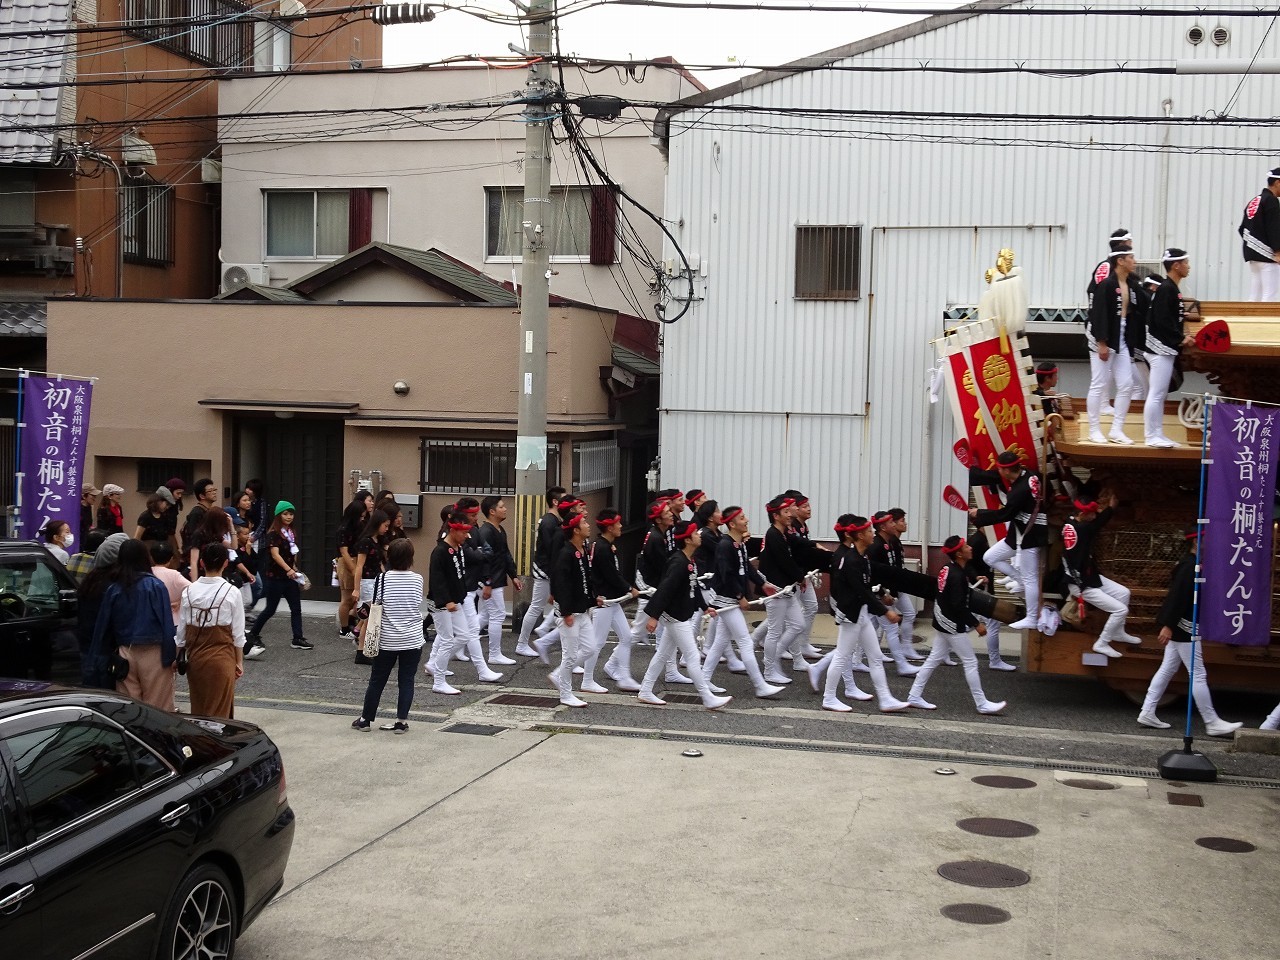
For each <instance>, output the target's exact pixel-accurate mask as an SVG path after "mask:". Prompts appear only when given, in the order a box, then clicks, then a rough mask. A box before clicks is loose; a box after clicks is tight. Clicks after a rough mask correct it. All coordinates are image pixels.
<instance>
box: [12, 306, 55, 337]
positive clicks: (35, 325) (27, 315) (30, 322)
mask: <svg viewBox="0 0 1280 960" xmlns="http://www.w3.org/2000/svg"><path fill="white" fill-rule="evenodd" d="M48 316H49V310H48V307H47V305H46V304H45V302H44V301H43V300H0V337H43V336H44V335H45V329H46V320H47V319H48Z"/></svg>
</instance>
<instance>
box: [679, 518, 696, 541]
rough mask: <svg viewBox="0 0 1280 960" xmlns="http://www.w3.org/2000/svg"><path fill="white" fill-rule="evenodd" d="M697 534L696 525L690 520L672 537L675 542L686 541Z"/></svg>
mask: <svg viewBox="0 0 1280 960" xmlns="http://www.w3.org/2000/svg"><path fill="white" fill-rule="evenodd" d="M697 532H698V525H697V524H696V523H694V522H693V521H692V520H690V521H688V522H687V523H686V524H685V525H684V527H683V528H682V529H680V530H677V531H676V532H675V534H674V536H675V538H676V539H677V540H688V539H689V538H690V537H692V536H693V535H694V534H695V533H697Z"/></svg>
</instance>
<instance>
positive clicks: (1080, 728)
mask: <svg viewBox="0 0 1280 960" xmlns="http://www.w3.org/2000/svg"><path fill="white" fill-rule="evenodd" d="M305 626H306V632H307V636H308V637H309V638H310V639H311V640H312V642H313V643H315V649H314V650H311V651H302V650H294V649H292V648H291V647H290V646H289V629H288V618H287V616H281V615H279V614H278V615H277V616H276V617H275V618H274V619H273V621H272V622H271V623H270V624H268V625H267V628H266V629H265V631H264V633H263V638H264V640H265V641H266V645H267V648H268V649H267V652H266V653H265V654H264V655H263V656H262V657H261V658H259V659H257V660H253V661H248V662H247V663H246V671H245V676H244V677H243V678H242V679H241V680H240V682H239V684H238V685H237V691H236V697H237V700H238V701H239V702H242V703H244V704H246V705H250V704H252V705H257V706H284V707H287V708H290V709H295V710H307V711H314V712H317V713H326V714H334V715H340V716H342V717H354V716H356V715H357V714H358V712H359V705H360V703H361V702H362V700H363V697H364V691H365V687H366V684H367V680H368V668H367V667H363V666H358V665H356V664H355V663H354V662H353V651H352V647H351V645H350V643H348V642H344V641H341V640H338V639H337V637H336V635H335V630H334V628H333V621H332V619H331V618H329V617H323V618H321V617H309V618H307V619H306V623H305ZM819 632H821V631H815V634H816V633H819ZM921 633H922V631H921ZM819 645H820V646H821V642H820V641H819ZM505 646H506V647H507V648H508V652H510V647H511V646H513V644H512V642H511V641H510V639H509V638H508V642H507V643H506V644H505ZM918 646H920V647H921V649H924V648H926V647H927V643H926V642H923V640H922V641H921V642H920V643H918ZM427 649H428V650H429V649H430V648H429V647H428V648H427ZM651 653H652V647H641V648H637V650H636V652H635V656H634V658H633V664H632V666H633V670H634V672H635V673H636V675H637V676H639V675H640V674H641V673H642V672H643V669H644V667H645V665H646V664H647V663H648V660H649V657H650V655H651ZM552 655H553V658H554V657H555V652H554V651H553V654H552ZM517 659H520V660H522V661H523V662H521V663H520V664H518V665H516V666H514V667H506V668H504V681H503V683H501V684H480V683H477V682H475V675H474V672H473V671H472V668H471V667H470V666H469V665H468V664H462V663H459V664H455V665H454V667H455V670H456V674H457V675H456V676H455V677H454V678H452V680H451V682H452V683H453V684H454V685H455V686H458V687H460V688H461V689H462V691H463V692H462V695H461V696H456V697H450V696H441V695H438V694H435V693H432V692H431V682H430V678H428V677H427V676H426V675H425V674H422V673H419V682H418V690H417V695H416V697H415V702H414V720H415V721H418V722H422V721H425V722H433V723H444V722H447V721H448V720H449V719H451V717H452V715H454V714H461V715H462V717H461V718H462V719H470V720H474V719H484V717H483V716H482V715H480V714H483V712H484V708H485V707H486V706H487V704H486V703H485V701H487V700H488V699H489V698H491V697H493V696H494V695H495V694H498V693H501V692H507V693H511V692H518V693H526V694H536V695H543V696H550V695H552V691H551V690H550V688H549V685H548V683H547V679H546V674H547V671H548V669H549V668H548V667H546V666H545V665H543V664H541V663H539V662H537V661H527V660H524V658H517ZM553 662H554V659H553ZM602 662H603V660H602ZM979 663H980V664H985V660H984V659H983V657H982V656H980V657H979ZM889 667H890V670H889V678H890V687H891V688H892V689H893V692H894V693H895V695H896V696H898V697H899V698H902V699H905V697H906V693H907V690H908V688H909V687H910V684H911V680H910V679H907V678H900V677H897V676H896V675H895V673H894V671H893V669H892V665H889ZM980 669H981V672H982V682H983V686H984V688H985V690H986V693H987V696H988V698H989V699H991V700H1007V701H1008V703H1009V706H1008V709H1007V710H1006V711H1005V714H1004V715H1003V716H1000V717H984V716H980V715H978V714H977V713H976V712H975V711H974V709H973V702H972V700H971V698H970V695H969V691H968V687H967V686H966V684H965V682H964V675H963V671H962V670H961V669H960V668H959V667H941V668H939V669H938V671H937V672H936V673H935V674H934V676H933V678H932V680H931V682H930V684H929V687H928V691H927V694H926V696H927V697H928V699H929V700H930V701H931V702H933V703H936V704H937V705H938V709H937V710H936V711H932V712H929V713H923V712H921V711H916V710H912V711H909V712H908V713H906V714H895V715H882V714H880V713H879V711H878V710H876V709H875V707H874V702H872V703H871V704H866V703H854V704H852V705H853V706H854V712H853V713H851V714H839V715H837V714H833V713H830V712H827V711H823V710H822V709H821V707H820V702H821V701H820V698H819V697H818V696H817V695H815V694H813V693H812V692H811V691H810V690H809V689H808V683H807V679H806V678H805V677H804V675H803V674H796V682H794V683H793V684H792V685H791V686H790V687H789V688H788V689H787V691H786V692H784V693H783V694H781V695H780V696H779V697H778V698H777V699H776V700H758V699H756V698H755V697H754V696H752V694H751V690H750V687H749V685H748V683H747V681H746V678H745V677H742V676H735V675H732V674H729V673H727V672H725V671H724V670H723V668H722V670H721V671H720V673H718V674H717V678H716V679H717V683H719V684H720V685H721V686H724V687H726V688H727V690H728V692H729V693H730V694H732V695H733V697H734V701H733V703H732V704H731V705H730V707H729V708H728V709H727V710H725V711H721V712H718V713H711V712H708V711H705V710H703V709H701V708H700V707H698V706H697V705H696V704H688V705H686V704H671V705H669V706H667V707H661V708H659V707H648V706H645V705H642V704H640V703H638V702H637V701H636V700H635V698H634V695H629V694H612V693H611V694H602V695H595V696H593V695H587V696H586V697H584V699H587V700H588V701H589V702H590V706H589V707H588V708H586V709H584V710H573V709H569V708H561V709H559V710H557V711H555V712H554V714H553V713H552V712H551V709H542V710H531V711H527V714H528V716H527V718H524V719H525V720H526V722H528V721H537V722H543V723H547V722H554V723H558V724H560V723H563V724H577V725H587V724H589V725H592V726H593V727H609V728H620V729H622V730H634V731H654V730H662V731H669V732H681V733H690V734H698V733H706V734H713V735H716V736H736V737H748V738H781V739H782V740H785V741H788V742H790V743H792V744H794V743H795V742H796V741H812V742H814V743H815V744H818V745H859V746H866V747H868V748H870V749H876V750H888V751H895V750H900V751H903V752H908V753H911V752H919V751H927V752H930V755H932V754H933V753H936V754H937V755H938V756H940V757H944V758H945V756H946V755H948V754H954V755H955V756H957V758H959V757H960V756H964V757H967V758H973V757H975V756H979V757H989V758H992V759H1003V760H1006V761H1008V760H1030V761H1035V762H1040V763H1048V764H1054V763H1063V762H1068V761H1070V762H1074V763H1083V764H1096V765H1101V766H1109V767H1126V768H1132V769H1135V770H1139V769H1140V770H1145V771H1151V770H1152V769H1153V768H1154V765H1155V761H1156V758H1157V757H1158V756H1159V755H1160V754H1161V753H1163V752H1165V751H1166V750H1169V749H1176V748H1179V747H1181V745H1182V741H1181V728H1182V723H1183V719H1184V717H1185V710H1186V699H1185V697H1181V696H1180V697H1177V698H1176V699H1174V700H1173V701H1172V702H1170V703H1168V704H1167V705H1165V706H1164V707H1162V708H1161V710H1160V714H1161V716H1162V718H1163V719H1165V720H1166V721H1167V722H1169V723H1172V724H1173V728H1172V729H1170V730H1164V731H1157V730H1150V729H1148V728H1145V727H1141V726H1139V725H1138V724H1137V723H1136V722H1135V717H1136V716H1137V707H1136V706H1135V705H1134V704H1132V703H1131V702H1130V701H1129V700H1128V699H1127V698H1126V697H1125V696H1124V695H1122V694H1120V693H1117V692H1115V691H1112V690H1110V689H1109V688H1107V687H1105V686H1103V685H1102V684H1100V683H1098V682H1096V681H1093V680H1088V679H1081V678H1074V677H1053V676H1045V675H1038V674H1035V675H1031V674H1025V673H1022V672H1021V671H1019V672H1016V673H1001V672H996V671H991V670H988V669H987V668H986V667H985V666H981V667H980ZM858 676H859V678H860V679H859V684H860V686H862V687H863V688H864V689H866V690H870V689H871V686H870V681H869V678H865V674H859V675H858ZM863 678H865V682H864V681H863ZM1211 682H1212V681H1211ZM180 688H181V681H180ZM394 688H395V680H394V677H393V678H392V680H391V682H390V683H389V684H388V688H387V690H386V691H384V694H383V698H382V705H383V715H384V716H386V715H390V713H389V710H390V709H391V708H393V707H394V701H395V689H394ZM668 692H674V693H678V694H692V693H693V689H692V687H689V686H680V687H678V688H674V689H673V690H670V691H668ZM1214 697H1215V705H1216V706H1217V709H1218V712H1219V713H1220V714H1221V715H1222V716H1223V717H1224V718H1225V719H1228V720H1241V721H1243V722H1244V723H1245V725H1246V726H1248V727H1256V726H1257V725H1258V724H1259V723H1260V722H1261V721H1262V719H1263V718H1264V717H1265V716H1266V714H1267V713H1268V712H1269V711H1270V710H1271V708H1272V707H1273V706H1274V705H1275V704H1274V698H1272V697H1268V696H1263V695H1259V694H1252V693H1237V692H1232V691H1215V695H1214ZM554 706H555V705H554V704H552V705H551V708H554ZM513 715H514V716H516V717H518V718H522V717H523V715H522V714H521V711H520V709H519V708H517V709H516V710H515V711H512V710H511V709H510V708H507V709H506V711H505V713H503V714H502V716H503V718H504V720H505V721H506V725H508V726H510V725H513V721H512V719H511V717H512V716H513ZM333 725H334V729H335V731H341V730H343V728H345V727H346V725H347V721H346V720H341V721H339V720H337V719H335V720H334V721H333ZM1192 729H1193V733H1194V734H1195V735H1196V736H1197V749H1202V750H1204V751H1205V752H1206V753H1208V754H1209V755H1210V756H1211V757H1212V758H1213V760H1214V762H1215V764H1217V766H1218V768H1219V770H1220V771H1221V772H1222V773H1223V774H1231V775H1236V776H1243V777H1253V778H1263V779H1275V780H1278V781H1280V757H1270V756H1262V755H1258V754H1251V753H1233V752H1230V750H1229V748H1230V743H1229V741H1222V740H1215V739H1212V738H1203V726H1202V724H1201V722H1200V719H1199V716H1198V715H1197V716H1196V717H1195V718H1194V721H1193V727H1192Z"/></svg>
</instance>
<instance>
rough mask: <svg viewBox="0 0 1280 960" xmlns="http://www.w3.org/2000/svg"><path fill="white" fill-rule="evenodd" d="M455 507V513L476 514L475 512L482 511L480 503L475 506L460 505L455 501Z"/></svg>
mask: <svg viewBox="0 0 1280 960" xmlns="http://www.w3.org/2000/svg"><path fill="white" fill-rule="evenodd" d="M453 509H454V512H455V513H465V514H467V515H468V516H475V514H477V513H479V512H480V506H479V505H478V504H477V505H476V506H474V507H460V506H458V505H457V504H456V503H455V504H454V505H453Z"/></svg>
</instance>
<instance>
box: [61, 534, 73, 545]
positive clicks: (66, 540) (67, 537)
mask: <svg viewBox="0 0 1280 960" xmlns="http://www.w3.org/2000/svg"><path fill="white" fill-rule="evenodd" d="M75 542H76V538H75V534H73V533H69V532H68V533H64V534H63V535H62V545H63V546H64V547H69V546H71V545H72V544H73V543H75Z"/></svg>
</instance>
